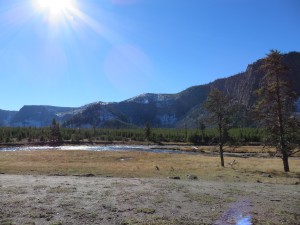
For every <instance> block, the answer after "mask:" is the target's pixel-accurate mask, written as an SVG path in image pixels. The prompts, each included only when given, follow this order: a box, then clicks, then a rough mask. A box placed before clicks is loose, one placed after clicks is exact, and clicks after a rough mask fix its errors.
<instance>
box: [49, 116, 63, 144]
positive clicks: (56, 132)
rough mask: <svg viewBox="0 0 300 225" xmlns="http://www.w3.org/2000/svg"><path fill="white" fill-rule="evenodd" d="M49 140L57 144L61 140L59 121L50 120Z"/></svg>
mask: <svg viewBox="0 0 300 225" xmlns="http://www.w3.org/2000/svg"><path fill="white" fill-rule="evenodd" d="M50 140H51V142H52V144H53V145H57V144H59V143H60V142H62V136H61V132H60V129H59V123H58V122H56V120H55V119H53V120H52V124H51V127H50Z"/></svg>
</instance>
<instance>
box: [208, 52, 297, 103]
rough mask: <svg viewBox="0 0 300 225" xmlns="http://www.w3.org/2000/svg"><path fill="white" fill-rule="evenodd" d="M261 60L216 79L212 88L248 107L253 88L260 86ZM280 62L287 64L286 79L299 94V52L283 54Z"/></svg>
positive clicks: (252, 98)
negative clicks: (225, 76) (235, 73)
mask: <svg viewBox="0 0 300 225" xmlns="http://www.w3.org/2000/svg"><path fill="white" fill-rule="evenodd" d="M262 62H263V61H262V60H258V61H256V62H255V63H253V64H250V65H248V67H247V69H246V71H245V72H243V73H240V74H237V75H234V76H231V77H228V78H224V79H219V80H216V81H214V82H213V83H212V87H213V88H218V89H219V90H222V91H223V92H225V93H226V94H227V95H229V96H232V97H233V98H234V100H236V101H237V102H238V103H240V104H242V105H244V106H246V107H250V106H252V105H253V104H254V103H255V100H256V97H255V94H254V92H255V90H257V89H258V88H259V87H260V83H261V79H262V78H263V76H264V72H263V71H262V69H261V66H262ZM282 62H283V63H284V64H285V65H286V66H288V68H289V71H288V73H287V74H286V80H287V81H289V82H290V84H291V85H292V88H293V90H294V91H295V92H296V93H297V94H298V95H300V53H296V52H292V53H289V54H286V55H283V58H282Z"/></svg>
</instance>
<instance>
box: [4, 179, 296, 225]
mask: <svg viewBox="0 0 300 225" xmlns="http://www.w3.org/2000/svg"><path fill="white" fill-rule="evenodd" d="M238 221H244V222H245V223H244V224H250V222H251V223H252V224H290V225H292V224H299V221H300V186H299V185H278V184H264V183H242V182H236V183H226V182H221V181H204V180H201V179H197V180H188V179H187V180H174V179H128V178H126V179H125V178H106V177H93V176H91V177H83V176H80V177H79V176H43V175H37V176H33V175H5V174H2V175H0V224H1V225H9V224H27V225H29V224H31V225H33V224H41V225H43V224H47V225H48V224H49V225H60V224H66V225H67V224H70V225H71V224H124V225H125V224H189V225H192V224H222V225H225V224H237V223H238ZM240 224H242V223H240Z"/></svg>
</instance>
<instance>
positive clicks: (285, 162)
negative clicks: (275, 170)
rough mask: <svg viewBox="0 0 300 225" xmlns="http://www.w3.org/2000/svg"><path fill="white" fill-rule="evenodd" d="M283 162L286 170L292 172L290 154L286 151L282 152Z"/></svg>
mask: <svg viewBox="0 0 300 225" xmlns="http://www.w3.org/2000/svg"><path fill="white" fill-rule="evenodd" d="M282 162H283V168H284V172H290V167H289V156H288V154H287V153H286V152H282Z"/></svg>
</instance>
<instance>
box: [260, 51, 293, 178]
mask: <svg viewBox="0 0 300 225" xmlns="http://www.w3.org/2000/svg"><path fill="white" fill-rule="evenodd" d="M281 58H282V54H281V53H280V52H279V51H277V50H271V51H270V53H269V54H267V56H266V58H264V60H263V65H262V69H263V70H264V71H265V76H264V77H263V79H262V83H261V87H260V88H259V89H258V90H257V95H258V101H257V103H256V107H255V112H256V115H257V118H258V119H259V121H260V122H261V125H262V126H263V127H264V128H265V129H266V131H267V132H268V134H269V135H270V140H271V142H270V143H271V144H272V145H275V146H276V147H277V150H278V151H279V152H280V153H281V156H282V161H283V167H284V171H285V172H288V171H290V168H289V161H288V157H289V156H290V155H291V154H292V152H293V145H292V144H291V143H292V142H293V138H294V137H295V136H294V134H295V132H296V129H297V128H298V129H299V122H298V121H297V120H296V117H295V116H294V115H293V114H294V111H295V102H296V99H297V95H296V94H295V93H294V92H293V91H292V89H291V85H290V84H289V83H288V82H287V81H286V79H285V77H286V75H287V71H288V68H287V67H286V66H285V65H284V64H283V63H282V61H281Z"/></svg>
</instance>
